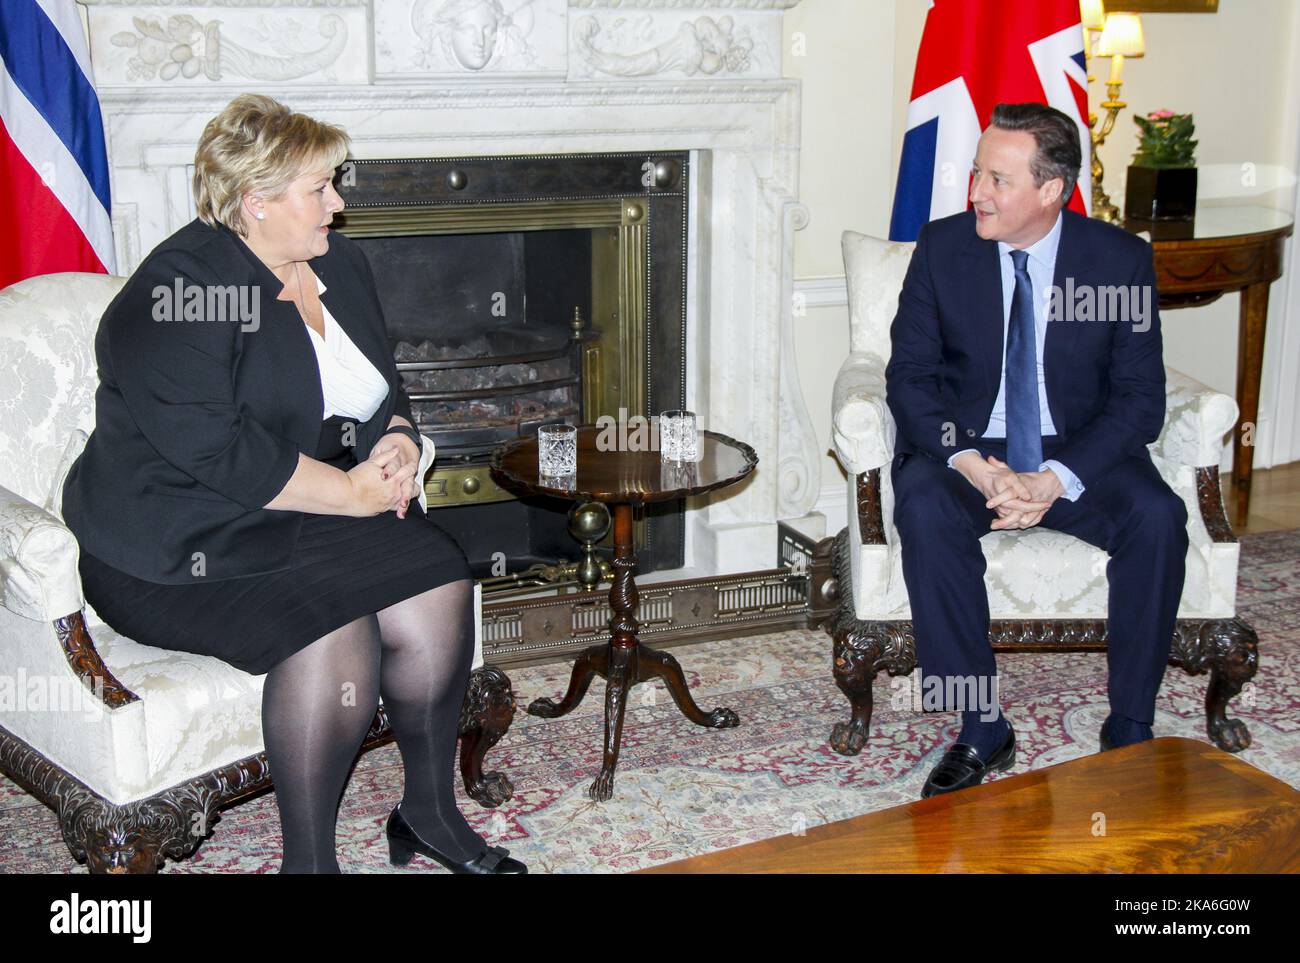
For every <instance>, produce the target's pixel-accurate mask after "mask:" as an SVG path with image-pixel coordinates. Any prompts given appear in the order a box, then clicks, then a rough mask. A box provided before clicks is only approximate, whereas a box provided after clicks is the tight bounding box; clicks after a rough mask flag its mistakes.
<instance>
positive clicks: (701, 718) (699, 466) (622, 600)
mask: <svg viewBox="0 0 1300 963" xmlns="http://www.w3.org/2000/svg"><path fill="white" fill-rule="evenodd" d="M600 437H601V432H600V430H599V429H598V428H596V427H595V426H594V425H584V426H581V427H579V428H578V470H577V472H576V473H575V474H574V475H572V476H570V477H569V478H568V479H566V484H565V485H564V486H563V487H560V486H559V485H558V484H557V482H556V481H555V480H553V479H543V478H541V477H540V476H539V475H538V472H537V438H536V437H529V438H520V439H517V440H515V441H511V442H507V443H506V444H505V445H502V446H501V447H500V448H498V449H497V450H496V451H495V452H493V455H492V478H493V480H494V481H495V482H496V483H497V484H498V485H500V486H501V487H502V488H508V489H511V490H512V491H516V492H520V493H522V494H527V495H546V496H550V497H553V498H564V499H569V500H576V501H584V502H585V501H598V502H605V503H606V504H608V505H609V506H610V509H611V512H612V514H613V516H614V561H613V566H614V582H613V584H612V585H611V586H610V589H609V605H610V609H611V610H612V611H613V617H612V618H611V619H610V623H609V627H610V640H609V641H608V642H601V643H599V644H597V645H593V646H590V647H588V648H586V649H584V650H583V651H582V653H581V654H580V655H579V656H578V659H577V661H576V662H575V663H574V665H573V675H572V676H571V677H570V678H569V689H568V691H567V692H566V693H565V694H564V697H563V698H562V699H561V700H560V701H559V702H556V701H554V700H553V699H537V700H536V701H534V702H533V704H532V705H530V706H529V707H528V712H529V714H530V715H534V716H541V717H542V718H545V719H554V718H557V717H558V716H562V715H565V714H566V713H568V712H571V711H572V710H573V709H574V707H576V706H577V705H578V704H579V703H580V702H582V697H583V696H585V695H586V694H587V688H588V687H589V686H590V685H591V680H592V677H593V676H595V675H599V676H601V677H602V678H604V679H605V752H604V759H603V762H602V765H601V769H600V775H599V776H597V777H596V781H595V782H593V783H592V784H591V789H590V790H589V791H588V795H590V796H591V798H592V799H594V800H596V801H598V802H604V801H605V800H607V799H609V798H610V797H611V796H612V795H613V794H614V769H615V767H616V766H617V765H618V752H619V747H620V745H621V744H622V741H623V714H624V710H625V709H626V708H627V699H628V695H629V694H630V693H631V691H632V687H633V686H634V685H636V684H637V683H638V682H648V681H649V680H651V679H662V680H663V682H664V685H666V686H667V687H668V692H669V694H670V695H672V697H673V702H674V703H676V705H677V708H678V709H680V710H681V711H682V713H683V714H684V715H685V716H686V718H688V719H690V720H691V721H692V722H694V723H695V724H696V725H701V726H707V727H709V728H711V729H729V728H731V727H732V726H735V725H738V724H739V723H740V720H739V718H738V717H737V716H736V713H734V712H733V711H731V710H730V709H726V708H717V709H714V710H713V711H712V712H705V711H704V710H703V709H701V708H700V707H699V706H698V705H696V704H695V700H694V699H692V698H691V693H690V689H689V688H687V685H686V678H685V676H684V675H682V667H681V665H680V664H679V663H678V662H677V659H675V658H674V657H673V656H671V655H669V654H668V653H667V652H660V651H659V650H657V649H652V648H650V647H649V646H648V645H640V644H639V643H638V642H637V628H638V623H637V620H636V610H637V593H636V582H635V581H634V580H633V578H632V573H633V570H634V569H635V568H636V555H635V554H634V552H633V549H632V509H633V507H634V506H636V505H641V504H645V503H646V502H661V501H671V500H673V499H677V498H685V497H686V496H687V495H699V494H703V493H704V492H709V491H714V490H715V489H719V488H725V487H726V486H727V485H733V484H735V483H736V482H738V481H740V480H741V479H742V478H744V477H745V476H746V475H748V474H749V473H750V472H752V471H753V470H754V466H755V465H757V464H758V456H757V455H756V454H754V449H753V448H751V447H749V445H746V444H743V443H742V442H738V441H736V440H735V439H734V438H728V437H727V436H726V435H720V434H718V433H717V432H714V431H702V432H700V438H699V444H700V455H701V458H700V460H699V461H698V462H691V463H689V464H684V465H677V466H674V465H665V464H664V463H663V462H662V461H661V460H660V456H659V452H658V451H657V450H655V451H603V450H601V449H600V446H599V445H598V440H599V439H600Z"/></svg>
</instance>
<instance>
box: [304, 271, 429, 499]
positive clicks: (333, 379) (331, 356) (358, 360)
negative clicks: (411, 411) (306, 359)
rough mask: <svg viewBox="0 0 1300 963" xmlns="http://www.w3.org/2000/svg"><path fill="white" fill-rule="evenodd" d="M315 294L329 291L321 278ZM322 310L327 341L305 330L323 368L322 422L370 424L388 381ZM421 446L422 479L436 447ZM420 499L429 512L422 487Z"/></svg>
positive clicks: (419, 473)
mask: <svg viewBox="0 0 1300 963" xmlns="http://www.w3.org/2000/svg"><path fill="white" fill-rule="evenodd" d="M316 290H317V292H318V293H320V294H324V293H325V290H326V288H325V284H324V282H323V281H321V279H320V278H319V277H318V278H316ZM320 308H321V314H322V316H323V317H324V320H325V337H324V338H322V337H321V336H320V334H318V333H317V331H316V329H315V328H313V327H312V326H311V325H309V324H308V325H306V328H307V331H308V332H309V333H310V335H311V343H312V347H313V348H315V349H316V363H317V365H318V366H319V368H320V386H321V394H322V396H323V397H324V401H325V409H324V411H323V412H322V413H321V420H322V421H324V420H326V419H328V418H330V417H331V416H333V415H341V416H343V417H344V418H355V419H356V420H357V421H369V420H370V419H371V418H372V417H374V414H375V412H376V411H378V410H379V406H380V405H382V404H383V403H384V399H385V398H387V397H388V381H387V379H385V378H384V376H383V375H382V374H380V373H379V371H378V370H377V369H376V368H375V366H374V365H373V364H372V363H371V361H370V359H369V358H367V357H366V356H365V354H363V353H362V351H361V349H360V348H358V347H357V346H356V344H354V343H353V341H352V339H351V338H349V337H348V333H347V332H346V331H344V330H343V328H342V326H341V325H340V324H339V323H338V322H337V321H335V320H334V316H333V315H332V314H330V311H329V308H327V307H325V302H324V301H322V302H321V306H320ZM420 442H421V449H420V466H419V468H418V469H417V471H416V477H417V478H420V479H423V478H424V475H425V473H426V472H427V471H428V470H429V466H430V465H432V464H433V458H434V444H433V440H432V439H430V438H429V437H428V436H427V435H421V436H420ZM418 497H419V501H420V507H421V508H422V509H423V510H424V511H426V512H427V511H428V510H429V504H428V500H427V499H428V494H427V493H426V492H425V490H424V485H423V484H421V485H420V486H419V496H418Z"/></svg>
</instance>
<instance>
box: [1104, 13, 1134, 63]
mask: <svg viewBox="0 0 1300 963" xmlns="http://www.w3.org/2000/svg"><path fill="white" fill-rule="evenodd" d="M1145 52H1146V41H1145V39H1144V38H1143V36H1142V21H1141V20H1140V19H1139V18H1138V15H1137V14H1136V13H1108V14H1106V26H1105V27H1104V28H1102V31H1101V39H1100V40H1098V41H1097V50H1096V55H1097V56H1098V57H1113V56H1115V55H1116V54H1119V55H1120V56H1123V57H1141V56H1142V54H1143V53H1145Z"/></svg>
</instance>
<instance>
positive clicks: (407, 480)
mask: <svg viewBox="0 0 1300 963" xmlns="http://www.w3.org/2000/svg"><path fill="white" fill-rule="evenodd" d="M419 464H420V452H419V451H418V450H417V449H416V447H415V444H414V442H412V441H411V440H410V439H409V438H406V437H404V436H402V435H394V434H389V435H384V436H383V437H382V438H380V439H379V441H378V442H377V443H376V444H375V447H374V448H372V449H371V450H370V454H369V456H367V458H366V460H365V461H363V462H360V463H358V464H357V466H356V467H355V468H353V469H351V470H349V471H348V480H349V481H350V482H351V483H352V495H353V501H354V504H355V505H356V511H357V514H358V515H362V516H364V515H378V514H380V513H381V512H390V511H396V512H397V517H398V518H405V517H406V508H407V506H408V505H409V504H410V502H411V499H412V498H415V497H416V496H417V495H418V494H419V491H418V487H417V486H418V485H419V482H418V481H417V480H416V478H415V471H416V469H417V468H418V467H419Z"/></svg>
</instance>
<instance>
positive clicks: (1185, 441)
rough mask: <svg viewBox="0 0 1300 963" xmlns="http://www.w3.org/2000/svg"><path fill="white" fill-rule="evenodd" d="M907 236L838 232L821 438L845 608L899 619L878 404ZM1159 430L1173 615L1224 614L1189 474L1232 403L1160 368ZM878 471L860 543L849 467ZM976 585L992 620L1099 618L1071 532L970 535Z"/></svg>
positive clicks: (1217, 449)
mask: <svg viewBox="0 0 1300 963" xmlns="http://www.w3.org/2000/svg"><path fill="white" fill-rule="evenodd" d="M914 246H915V245H914V244H913V243H912V242H901V241H883V240H880V239H879V238H874V237H870V236H868V235H865V234H859V233H857V232H855V231H845V232H844V235H843V238H842V248H843V251H844V265H845V272H846V275H847V282H848V292H849V324H850V326H851V337H850V348H851V351H852V353H851V354H850V355H849V357H848V359H847V360H846V361H845V362H844V364H843V366H842V367H841V368H840V372H839V375H838V376H837V377H836V380H835V390H834V399H833V405H834V409H833V418H832V432H831V437H832V443H833V444H834V447H835V453H836V455H837V457H838V458H839V460H840V464H841V465H843V466H844V470H845V471H846V472H847V473H848V476H849V478H848V495H849V497H848V504H849V513H848V514H849V544H850V546H851V548H852V551H851V552H850V558H851V560H852V566H851V568H852V574H853V586H852V592H853V604H854V607H855V610H856V613H857V616H858V618H859V619H882V620H892V619H910V618H911V607H910V605H909V604H908V599H907V587H906V585H905V584H904V582H903V562H902V554H901V549H900V546H899V541H898V534H897V532H896V531H895V529H894V521H893V516H894V491H893V485H892V482H891V480H890V472H889V464H890V461H891V460H892V458H893V452H894V439H895V433H896V431H897V428H896V426H895V425H894V419H893V416H892V415H891V414H890V411H889V407H888V406H887V405H886V404H885V365H886V364H887V363H888V360H889V345H890V341H889V326H890V323H891V322H892V321H893V318H894V313H895V311H896V310H897V308H898V295H899V291H900V290H901V289H902V286H903V278H904V276H905V275H906V273H907V265H908V262H909V260H910V258H911V253H912V248H913V247H914ZM1165 378H1166V387H1165V404H1166V409H1165V426H1164V429H1163V430H1162V431H1161V434H1160V437H1159V438H1158V439H1156V441H1155V442H1154V443H1152V444H1151V445H1149V446H1148V450H1149V451H1150V452H1151V458H1152V461H1153V462H1154V463H1155V466H1156V468H1157V469H1158V470H1159V472H1160V475H1161V477H1162V478H1164V480H1165V481H1166V482H1167V483H1168V484H1169V486H1170V488H1172V489H1173V490H1174V491H1175V492H1176V493H1177V494H1178V495H1179V496H1180V497H1181V498H1182V499H1183V503H1184V504H1185V505H1186V506H1187V515H1188V522H1187V529H1188V539H1189V545H1188V549H1187V576H1186V582H1185V584H1184V587H1183V597H1182V601H1181V603H1180V605H1179V608H1178V617H1179V618H1226V617H1230V616H1232V615H1233V614H1235V611H1236V592H1237V562H1238V547H1237V544H1236V543H1235V542H1230V543H1223V542H1214V541H1212V540H1211V538H1210V534H1209V532H1208V531H1207V530H1206V528H1205V524H1204V522H1203V521H1202V519H1201V512H1200V507H1199V505H1198V502H1197V495H1196V473H1195V469H1196V468H1197V467H1201V466H1209V465H1213V466H1218V464H1219V461H1220V458H1221V453H1222V449H1223V441H1224V435H1225V434H1226V433H1227V432H1228V431H1230V430H1231V429H1232V426H1233V425H1234V424H1235V423H1236V421H1237V413H1238V409H1237V403H1236V401H1234V400H1233V399H1232V398H1229V397H1228V396H1227V395H1224V394H1221V393H1220V392H1217V391H1212V390H1210V389H1209V388H1207V387H1206V386H1205V385H1202V384H1200V383H1199V382H1197V381H1195V380H1193V379H1192V378H1189V377H1188V376H1187V375H1185V374H1183V373H1182V372H1179V371H1175V370H1173V369H1172V368H1166V369H1165ZM873 468H879V469H881V471H880V483H881V484H880V488H881V509H882V511H881V514H882V521H883V523H884V534H885V543H886V544H884V545H863V544H862V538H861V533H860V531H859V529H858V518H857V511H856V505H857V482H856V476H857V474H858V473H860V472H864V471H870V470H871V469H873ZM980 545H981V547H982V549H983V551H984V557H985V559H986V561H987V562H988V568H987V570H986V572H985V577H984V583H985V587H986V588H987V590H988V596H989V614H990V616H991V617H992V618H994V619H1104V618H1105V617H1106V610H1107V583H1106V561H1107V555H1106V553H1105V552H1104V551H1103V550H1101V549H1098V548H1094V547H1093V546H1091V545H1089V544H1087V543H1086V542H1083V541H1080V540H1079V539H1077V538H1075V537H1074V536H1072V535H1065V534H1062V533H1060V532H1054V531H1051V530H1050V529H1044V528H1033V529H1028V530H1025V531H1015V532H992V533H990V534H988V535H985V536H984V537H983V538H982V539H980Z"/></svg>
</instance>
